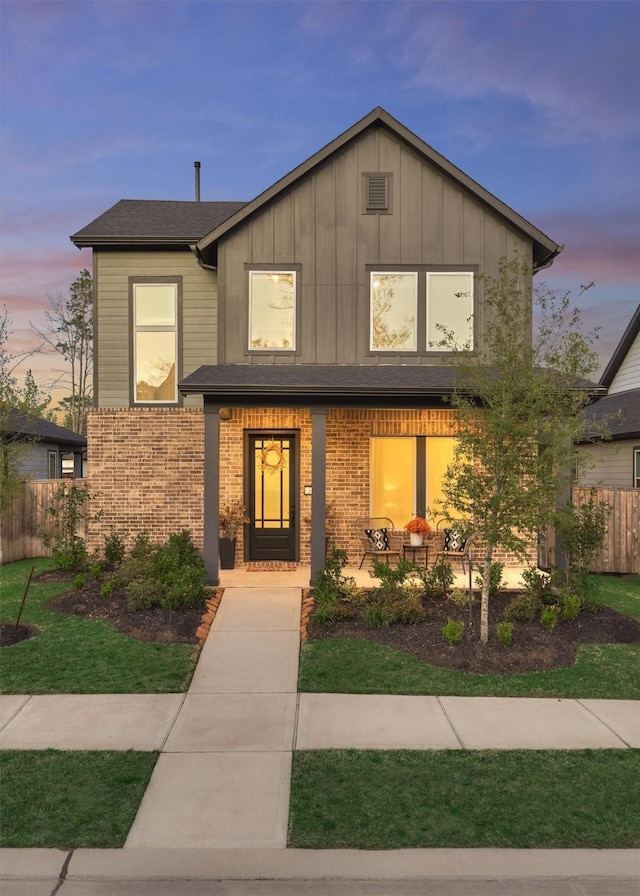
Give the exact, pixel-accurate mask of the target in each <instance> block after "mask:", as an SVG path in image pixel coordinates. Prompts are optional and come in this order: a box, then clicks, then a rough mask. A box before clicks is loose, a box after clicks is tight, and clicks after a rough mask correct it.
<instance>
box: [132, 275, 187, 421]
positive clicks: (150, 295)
mask: <svg viewBox="0 0 640 896" xmlns="http://www.w3.org/2000/svg"><path fill="white" fill-rule="evenodd" d="M177 307H178V287H177V284H175V283H135V284H134V286H133V330H134V336H133V340H134V341H133V365H134V371H135V380H134V382H135V390H134V401H135V402H137V403H144V404H147V403H149V402H154V403H158V404H175V403H176V402H177V400H178V392H177V378H176V363H177V358H178V326H177V317H178V310H177Z"/></svg>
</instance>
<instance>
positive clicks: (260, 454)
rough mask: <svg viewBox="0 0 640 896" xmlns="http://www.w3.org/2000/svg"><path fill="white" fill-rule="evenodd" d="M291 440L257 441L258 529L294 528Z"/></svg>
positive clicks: (255, 480)
mask: <svg viewBox="0 0 640 896" xmlns="http://www.w3.org/2000/svg"><path fill="white" fill-rule="evenodd" d="M290 454H291V443H290V440H289V439H256V441H255V446H254V458H253V462H254V472H255V476H254V482H255V485H254V495H253V500H254V520H253V525H254V526H255V528H256V529H288V528H289V526H290V519H289V506H290V484H289V478H290V477H289V464H290V459H291V458H290Z"/></svg>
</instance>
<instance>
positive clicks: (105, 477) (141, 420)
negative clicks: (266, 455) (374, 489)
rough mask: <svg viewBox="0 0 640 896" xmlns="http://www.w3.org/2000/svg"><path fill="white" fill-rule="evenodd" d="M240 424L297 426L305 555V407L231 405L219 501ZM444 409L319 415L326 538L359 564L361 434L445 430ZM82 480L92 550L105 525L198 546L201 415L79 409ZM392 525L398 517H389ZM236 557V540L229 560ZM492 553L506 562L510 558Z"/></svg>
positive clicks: (235, 474) (234, 459)
mask: <svg viewBox="0 0 640 896" xmlns="http://www.w3.org/2000/svg"><path fill="white" fill-rule="evenodd" d="M246 430H274V431H283V430H284V431H286V430H291V431H294V432H297V433H299V436H300V439H299V445H300V456H299V482H300V496H299V501H300V506H299V513H298V519H299V521H300V560H301V562H302V563H308V562H309V561H310V535H311V533H310V527H309V525H308V524H307V523H305V522H304V520H305V519H307V518H308V517H310V515H311V497H310V496H307V495H304V493H303V492H304V486H305V485H311V481H312V480H311V412H310V411H309V410H307V409H278V408H276V409H247V410H243V409H238V408H235V409H234V410H233V412H232V418H231V420H228V421H223V422H221V424H220V471H221V472H220V479H221V482H220V500H221V502H227V501H232V500H235V499H239V500H242V499H243V497H244V485H243V458H244V433H245V431H246ZM454 433H455V418H454V413H453V411H451V410H444V409H443V410H423V411H419V410H408V411H401V410H398V411H395V410H365V409H345V410H338V409H333V410H329V412H328V417H327V501H328V502H331V503H332V504H333V506H334V511H335V524H334V526H333V529H332V532H331V540H332V541H334V542H335V544H336V545H337V546H338V547H340V548H344V549H345V550H347V552H348V553H349V561H350V563H351V564H354V563H355V564H356V565H357V564H359V562H360V556H361V553H360V543H359V533H358V532H357V531H356V528H355V525H354V523H355V520H356V519H357V518H358V517H362V516H367V515H368V514H369V440H370V438H371V436H403V435H405V436H450V435H453V434H454ZM88 440H89V451H88V457H89V471H88V480H89V486H90V488H91V491H92V493H93V495H94V502H93V506H94V508H95V509H96V510H99V511H100V512H101V518H100V520H99V521H98V522H96V523H92V524H90V526H89V532H88V539H87V541H88V547H89V550H93V549H94V548H98V549H102V547H103V540H102V535H103V533H104V534H107V533H108V532H109V531H110V530H111V528H113V529H114V530H115V531H116V532H117V533H118V534H119V535H120V536H121V537H123V538H124V539H125V541H126V543H127V544H128V545H130V544H131V542H132V541H133V538H134V537H135V535H136V534H137V533H138V532H144V531H146V532H147V533H148V534H149V535H150V537H151V538H152V539H154V540H157V541H161V540H163V539H165V538H166V537H167V536H168V535H170V534H171V533H172V532H178V531H180V530H181V529H185V528H186V529H189V530H190V531H191V534H192V536H193V539H194V542H195V543H196V544H197V545H198V547H199V548H202V540H203V500H204V447H203V440H204V420H203V414H202V411H201V410H200V409H197V408H131V409H128V408H99V409H94V410H92V411H91V412H90V414H89V422H88ZM396 522H397V523H402V522H404V520H403V521H396ZM243 557H244V544H243V540H242V536H241V537H240V538H239V539H238V544H237V549H236V563H241V562H242V560H243ZM495 559H497V560H502V561H503V562H506V563H507V564H511V565H514V563H515V562H516V561H514V558H509V557H507V556H503V555H499V556H496V558H495Z"/></svg>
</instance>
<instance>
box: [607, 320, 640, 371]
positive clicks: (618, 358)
mask: <svg viewBox="0 0 640 896" xmlns="http://www.w3.org/2000/svg"><path fill="white" fill-rule="evenodd" d="M639 335H640V305H638V307H637V308H636V310H635V313H634V315H633V317H632V318H631V320H630V321H629V326H628V327H627V329H626V330H625V331H624V333H623V335H622V339H621V340H620V342H619V343H618V345H617V346H616V349H615V351H614V353H613V355H612V356H611V360H610V361H609V363H608V364H607V366H606V367H605V370H604V373H603V374H602V376H601V378H600V383H601V385H603V386H606V387H607V389H608V388H609V387H610V386H611V384H612V383H613V381H614V379H615V377H616V374H617V373H618V371H619V370H620V367H621V366H622V363H623V361H624V360H625V358H626V357H627V354H628V352H629V351H630V349H631V347H632V346H633V344H634V342H635V340H636V338H638V336H639Z"/></svg>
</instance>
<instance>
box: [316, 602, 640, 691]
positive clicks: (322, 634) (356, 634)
mask: <svg viewBox="0 0 640 896" xmlns="http://www.w3.org/2000/svg"><path fill="white" fill-rule="evenodd" d="M513 597H514V594H513V593H512V592H509V593H508V594H500V595H498V596H497V597H495V598H493V599H492V600H491V601H490V604H489V642H488V643H487V644H482V643H480V640H479V638H480V601H479V599H476V600H475V601H474V604H473V608H472V609H473V612H472V623H473V624H472V625H471V626H470V625H469V612H468V608H461V607H459V606H458V605H457V604H455V603H454V602H453V601H450V600H447V599H444V598H442V597H441V598H433V597H429V598H425V599H424V600H423V605H424V607H425V609H426V611H427V618H426V621H425V622H423V623H418V624H416V625H402V624H394V625H389V626H386V627H382V628H372V627H371V626H369V625H368V624H367V623H366V622H365V621H364V620H363V619H362V618H361V616H360V615H359V614H357V613H355V614H354V615H353V616H352V618H350V619H345V620H341V621H340V622H337V623H336V624H335V625H327V626H319V625H317V624H316V623H314V621H313V614H312V615H311V619H310V623H309V629H308V634H309V639H310V640H320V639H326V638H361V639H366V640H369V641H375V642H376V643H378V644H385V645H386V646H387V647H394V648H396V649H397V650H404V651H406V653H409V654H411V655H412V656H415V657H416V658H417V659H419V660H422V661H423V662H426V663H431V664H433V665H435V666H443V667H445V668H447V669H457V670H459V671H461V672H475V673H482V672H493V673H497V674H501V673H514V672H538V671H542V670H545V669H556V668H559V667H562V666H571V665H572V664H573V662H574V660H575V656H576V648H577V646H578V645H579V644H628V643H632V642H635V641H640V622H637V621H635V620H634V619H631V618H629V617H627V616H622V615H621V614H620V613H616V612H615V611H614V610H611V609H609V608H608V607H603V608H601V609H597V610H589V611H583V612H582V613H580V615H579V616H578V617H577V618H576V619H575V620H573V621H572V622H564V621H560V622H559V623H558V625H557V627H556V628H555V629H553V630H551V631H548V630H547V629H545V628H543V627H542V625H541V624H540V622H539V620H538V619H534V620H533V621H532V622H530V623H522V622H516V623H515V624H514V630H513V642H512V644H511V646H510V647H504V646H503V645H502V644H501V643H500V642H499V641H498V640H497V638H496V634H495V627H496V624H497V623H498V622H500V621H501V620H502V618H503V615H504V608H505V606H506V604H507V603H508V602H509V601H510V600H512V598H513ZM449 617H451V618H453V619H456V620H461V621H462V622H465V632H464V637H463V639H462V642H461V643H460V644H459V645H457V646H456V647H449V645H448V644H447V642H446V641H445V639H444V637H443V635H442V627H443V626H444V625H445V623H446V622H447V619H448V618H449Z"/></svg>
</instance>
